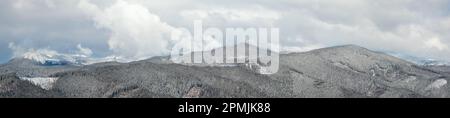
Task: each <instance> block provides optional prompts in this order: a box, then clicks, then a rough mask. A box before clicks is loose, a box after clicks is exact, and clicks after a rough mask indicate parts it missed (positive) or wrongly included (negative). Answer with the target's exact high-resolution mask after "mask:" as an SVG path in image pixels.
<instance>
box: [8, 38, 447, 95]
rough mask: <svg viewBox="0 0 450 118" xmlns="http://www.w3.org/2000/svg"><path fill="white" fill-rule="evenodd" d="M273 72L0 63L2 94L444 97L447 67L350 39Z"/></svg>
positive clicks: (289, 59)
mask: <svg viewBox="0 0 450 118" xmlns="http://www.w3.org/2000/svg"><path fill="white" fill-rule="evenodd" d="M279 68H280V69H279V71H278V72H277V73H275V74H270V75H266V74H260V73H259V71H257V70H255V68H252V66H249V65H246V64H236V65H234V66H204V65H202V66H196V65H185V64H176V63H172V62H171V61H170V60H169V57H164V56H161V57H153V58H150V59H146V60H141V61H134V62H129V63H119V62H101V63H95V64H90V65H74V64H71V63H67V64H59V63H58V64H50V65H47V64H42V63H36V61H32V60H29V59H20V58H16V59H13V60H11V61H9V62H8V63H6V64H3V65H0V97H169V98H171V97H175V98H181V97H194V98H196V97H201V98H203V97H214V98H216V97H220V98H229V97H243V98H253V97H263V98H265V97H346V98H348V97H408V98H410V97H449V95H450V94H449V92H450V91H449V86H448V84H447V82H448V80H449V79H450V67H449V66H443V65H441V66H437V65H418V64H415V63H411V62H409V61H405V60H403V59H400V58H397V57H394V56H390V55H387V54H385V53H381V52H375V51H371V50H368V49H366V48H363V47H359V46H356V45H345V46H336V47H329V48H322V49H317V50H312V51H308V52H299V53H295V52H294V53H288V54H280V66H279Z"/></svg>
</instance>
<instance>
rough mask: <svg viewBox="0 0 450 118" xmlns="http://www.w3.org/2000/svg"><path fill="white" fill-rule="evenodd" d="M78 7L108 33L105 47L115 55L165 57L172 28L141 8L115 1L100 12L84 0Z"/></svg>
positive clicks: (136, 57)
mask: <svg viewBox="0 0 450 118" xmlns="http://www.w3.org/2000/svg"><path fill="white" fill-rule="evenodd" d="M79 8H81V9H83V10H85V12H86V13H87V14H88V15H91V16H92V19H93V20H94V21H95V23H96V25H97V26H98V27H99V28H105V29H108V30H110V31H111V36H110V38H109V40H108V45H109V48H110V49H111V50H112V51H113V52H114V54H115V55H116V56H120V57H126V58H130V59H145V58H149V57H151V56H159V55H164V54H168V52H169V50H168V49H169V47H168V46H169V44H170V33H171V32H172V31H173V30H174V27H172V26H170V25H168V24H167V23H166V22H164V21H161V19H160V17H159V16H158V15H156V14H153V13H151V12H150V11H149V10H148V9H147V8H145V7H144V6H142V5H139V4H133V3H129V2H126V1H123V0H117V1H116V2H115V3H114V4H113V5H111V6H109V7H106V8H104V9H101V8H99V7H98V6H97V5H95V4H93V3H90V2H88V1H85V0H83V1H81V2H80V3H79Z"/></svg>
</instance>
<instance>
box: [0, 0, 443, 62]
mask: <svg viewBox="0 0 450 118" xmlns="http://www.w3.org/2000/svg"><path fill="white" fill-rule="evenodd" d="M194 20H202V21H203V22H204V23H203V25H204V26H205V27H218V28H228V27H278V28H279V29H280V43H281V49H282V50H288V51H307V50H310V49H315V48H321V47H328V46H336V45H344V44H356V45H360V46H363V47H366V48H369V49H372V50H378V51H389V52H398V53H402V54H407V55H412V56H417V57H424V58H433V59H442V60H447V61H450V47H449V46H450V33H449V31H450V1H449V0H426V1H425V0H163V1H161V0H91V1H89V0H2V1H1V4H0V54H1V55H0V63H3V62H6V61H7V60H9V59H11V58H12V57H14V56H18V55H20V54H23V53H24V52H26V51H30V50H41V49H42V50H50V51H52V52H57V53H62V54H86V55H88V56H92V57H97V58H102V57H107V56H122V57H130V58H133V59H137V58H143V57H151V56H157V55H165V54H167V52H168V50H170V46H171V45H173V43H174V41H171V39H170V33H171V32H172V31H173V30H174V29H175V28H178V27H186V28H191V27H192V25H193V21H194Z"/></svg>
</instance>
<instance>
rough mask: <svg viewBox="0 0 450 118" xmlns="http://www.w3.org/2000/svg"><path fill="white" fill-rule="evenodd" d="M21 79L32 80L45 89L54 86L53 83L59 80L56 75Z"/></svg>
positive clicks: (22, 78) (23, 78)
mask: <svg viewBox="0 0 450 118" xmlns="http://www.w3.org/2000/svg"><path fill="white" fill-rule="evenodd" d="M20 79H21V80H25V81H30V82H31V83H33V84H34V85H37V86H39V87H41V88H42V89H45V90H50V89H51V88H53V84H54V83H55V82H56V81H57V80H58V78H55V77H20Z"/></svg>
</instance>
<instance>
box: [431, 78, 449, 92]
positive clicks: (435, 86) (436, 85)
mask: <svg viewBox="0 0 450 118" xmlns="http://www.w3.org/2000/svg"><path fill="white" fill-rule="evenodd" d="M446 84H447V80H445V79H438V80H436V81H434V82H433V83H431V84H430V85H428V87H427V88H426V90H430V89H439V88H441V87H442V86H444V85H446Z"/></svg>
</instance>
